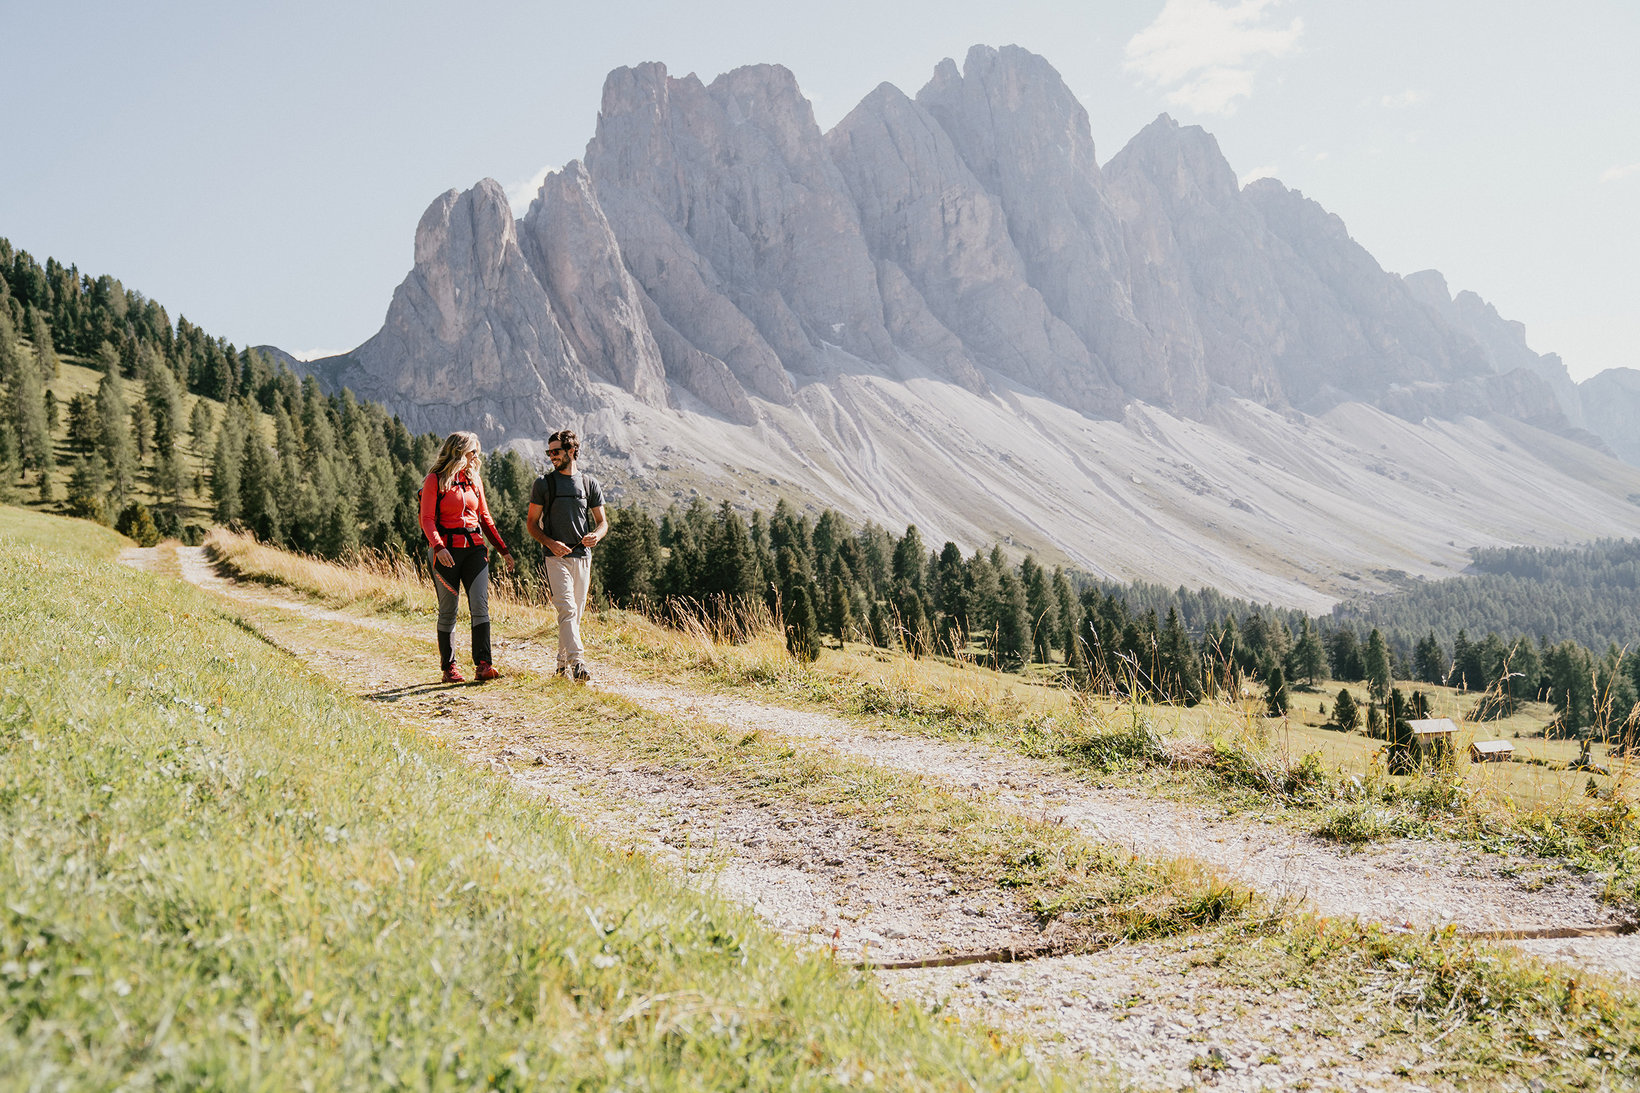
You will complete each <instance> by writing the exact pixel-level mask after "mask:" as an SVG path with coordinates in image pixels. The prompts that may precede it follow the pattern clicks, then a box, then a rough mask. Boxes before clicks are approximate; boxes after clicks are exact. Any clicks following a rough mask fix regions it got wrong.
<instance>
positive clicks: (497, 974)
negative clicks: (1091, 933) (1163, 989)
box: [0, 509, 1057, 1089]
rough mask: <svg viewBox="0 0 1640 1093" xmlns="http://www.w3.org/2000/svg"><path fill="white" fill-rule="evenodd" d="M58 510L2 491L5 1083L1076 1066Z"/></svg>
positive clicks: (967, 1072)
mask: <svg viewBox="0 0 1640 1093" xmlns="http://www.w3.org/2000/svg"><path fill="white" fill-rule="evenodd" d="M40 519H42V518H41V517H37V516H33V515H30V514H24V513H20V512H19V511H18V510H15V509H4V510H0V609H3V610H4V612H5V617H6V618H7V619H8V631H9V633H10V634H11V635H12V636H11V637H10V638H9V639H8V640H9V641H10V642H11V646H12V647H11V650H10V651H11V654H12V656H13V658H14V667H13V668H12V669H11V670H10V671H9V672H8V675H7V679H6V683H5V686H4V691H3V693H0V752H3V755H4V757H3V760H0V845H3V846H4V853H3V854H0V891H3V892H4V902H3V905H0V1086H5V1087H19V1088H22V1087H29V1088H44V1087H72V1088H85V1087H112V1086H116V1085H123V1086H143V1085H155V1084H171V1085H183V1086H235V1087H240V1086H246V1087H270V1088H271V1087H283V1086H290V1085H309V1086H313V1087H318V1088H350V1087H351V1088H356V1087H372V1088H374V1087H381V1086H392V1085H411V1086H418V1087H427V1088H491V1087H494V1088H524V1087H536V1086H540V1087H552V1088H564V1087H589V1088H605V1087H611V1086H641V1087H645V1088H651V1087H653V1088H826V1087H833V1086H836V1085H841V1084H845V1083H848V1082H855V1083H858V1082H861V1081H863V1080H864V1075H865V1073H866V1072H868V1071H869V1072H871V1073H872V1075H874V1077H875V1079H876V1080H877V1081H878V1082H880V1083H882V1084H885V1085H887V1086H890V1087H902V1088H931V1089H947V1088H963V1087H996V1086H1002V1085H1026V1086H1032V1085H1049V1086H1051V1085H1054V1084H1055V1083H1056V1081H1057V1079H1056V1078H1055V1077H1054V1076H1053V1075H1042V1074H1039V1073H1037V1072H1035V1071H1034V1070H1033V1068H1032V1067H1031V1066H1030V1065H1029V1064H1028V1063H1027V1062H1025V1061H1024V1060H1023V1058H1022V1057H1021V1056H1020V1055H1019V1053H1018V1051H1017V1049H1015V1048H1013V1047H1010V1046H1007V1045H1003V1046H1002V1047H1001V1048H998V1047H996V1046H994V1045H995V1043H997V1041H992V1040H990V1039H988V1038H982V1037H979V1036H975V1035H972V1034H967V1033H964V1032H963V1030H961V1029H957V1028H952V1027H949V1026H947V1025H945V1024H944V1023H943V1022H940V1021H937V1020H936V1019H934V1018H930V1017H928V1016H927V1015H925V1014H923V1013H922V1012H920V1011H918V1010H915V1009H909V1008H896V1007H892V1006H890V1005H888V1004H887V1003H885V1002H884V1001H883V1000H882V999H881V998H880V996H879V995H878V994H877V992H876V990H875V988H874V987H873V986H872V985H871V983H870V981H869V979H867V978H865V977H863V976H861V975H859V974H857V973H852V972H849V971H847V970H846V969H843V968H841V967H839V966H838V965H836V964H834V963H832V962H831V961H830V960H829V959H827V958H825V957H822V956H804V955H799V954H796V953H794V952H793V951H792V950H791V949H790V948H789V947H787V946H786V945H785V944H783V943H782V942H780V941H779V940H777V939H775V938H773V937H772V936H771V935H769V934H768V933H766V932H765V931H764V930H763V929H761V928H760V927H759V926H758V925H757V923H756V922H755V920H754V919H753V918H752V917H751V916H750V914H749V913H748V912H746V911H744V910H741V909H737V908H734V907H732V906H729V905H726V904H724V903H722V902H719V901H717V900H715V899H712V898H708V897H706V896H702V895H700V894H697V893H694V892H692V891H689V890H687V889H682V888H680V887H679V886H678V884H677V882H676V881H674V880H672V879H671V878H670V877H668V876H667V875H665V874H662V873H658V872H657V871H655V870H654V869H653V868H651V867H650V866H648V865H647V864H646V863H645V862H644V861H643V860H642V859H639V858H630V857H625V856H621V855H613V854H611V853H609V852H607V851H605V850H603V849H601V848H600V847H599V846H597V845H596V844H595V843H594V842H593V841H592V840H591V839H590V838H589V837H588V836H587V835H585V834H584V833H583V832H581V830H580V829H579V828H578V826H577V825H576V824H574V823H572V822H569V821H566V820H565V819H563V818H562V817H560V816H558V815H557V814H555V813H553V812H551V811H549V810H545V809H543V808H541V807H540V806H539V805H537V804H535V803H534V802H532V801H531V800H530V799H528V798H527V797H524V796H521V795H519V794H517V793H515V792H513V791H512V790H510V789H509V788H508V787H507V785H506V784H505V783H504V782H502V781H501V780H499V779H496V778H495V777H493V776H490V775H487V774H485V773H482V772H480V771H477V770H475V769H473V768H471V767H470V766H468V765H466V764H464V763H463V762H461V761H460V760H459V759H458V758H456V757H455V756H454V755H453V754H451V753H450V752H448V751H445V750H442V749H440V748H438V747H436V746H434V745H432V744H431V743H430V742H429V741H428V740H427V739H426V738H425V737H423V736H420V735H418V734H414V733H411V732H406V731H404V730H402V729H400V728H397V727H395V726H393V725H391V724H389V723H388V722H387V721H386V720H385V719H384V718H383V717H382V716H381V715H380V714H379V713H378V712H377V711H375V710H372V709H369V708H366V707H365V706H363V705H362V704H360V703H357V702H354V701H352V700H348V699H345V698H342V697H339V696H338V695H337V694H336V693H335V692H334V691H332V690H331V689H330V688H329V687H327V686H326V685H325V684H324V683H323V682H322V681H321V680H319V679H317V678H315V677H314V676H312V675H311V674H309V673H308V672H307V671H306V670H305V669H303V668H302V667H301V666H300V665H299V664H298V663H297V662H295V661H293V660H292V659H291V658H290V657H288V656H287V655H286V654H284V653H283V652H281V651H280V650H278V649H277V648H274V647H273V646H272V645H270V644H269V643H268V642H267V641H265V640H262V639H261V638H259V637H258V636H257V635H256V634H255V633H254V631H252V630H250V629H249V628H247V627H244V626H241V625H236V623H235V621H234V620H233V619H232V618H229V617H227V616H224V615H223V614H222V613H221V612H220V609H218V608H217V607H215V606H214V605H213V603H212V601H210V600H209V599H208V598H207V597H205V596H204V595H203V594H200V593H197V592H194V591H192V590H190V589H187V588H184V587H180V586H176V585H172V584H169V583H162V582H161V581H159V580H157V579H155V578H151V577H149V576H146V575H144V574H140V573H136V572H132V571H127V570H124V569H123V568H121V567H118V566H116V565H112V564H109V563H107V562H106V561H102V560H98V559H97V558H95V557H93V556H92V555H93V554H95V553H96V552H95V551H92V550H85V549H80V550H76V549H73V547H74V546H75V545H76V544H78V545H82V546H83V545H84V543H83V542H82V538H81V537H82V536H84V535H86V534H87V532H85V531H84V529H82V528H80V527H78V526H76V525H74V524H73V523H71V522H66V521H53V523H56V524H58V525H60V526H61V527H62V528H63V529H64V530H63V535H62V536H61V537H60V539H59V540H58V541H59V542H60V543H61V544H63V545H65V546H68V547H69V549H67V550H65V551H63V552H61V553H48V552H47V551H46V550H44V549H42V548H41V547H40V546H39V542H40V526H39V525H38V524H37V523H34V521H38V520H40ZM104 556H106V551H104Z"/></svg>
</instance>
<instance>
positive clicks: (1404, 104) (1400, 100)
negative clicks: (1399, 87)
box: [1378, 87, 1424, 110]
mask: <svg viewBox="0 0 1640 1093" xmlns="http://www.w3.org/2000/svg"><path fill="white" fill-rule="evenodd" d="M1423 101H1424V93H1423V92H1422V91H1419V90H1417V89H1416V88H1411V87H1409V88H1407V89H1406V90H1405V91H1403V92H1401V93H1400V94H1398V95H1385V96H1384V97H1383V98H1381V99H1379V100H1378V105H1380V106H1383V107H1386V108H1388V109H1390V110H1408V109H1411V108H1412V107H1414V106H1417V105H1418V104H1419V103H1421V102H1423Z"/></svg>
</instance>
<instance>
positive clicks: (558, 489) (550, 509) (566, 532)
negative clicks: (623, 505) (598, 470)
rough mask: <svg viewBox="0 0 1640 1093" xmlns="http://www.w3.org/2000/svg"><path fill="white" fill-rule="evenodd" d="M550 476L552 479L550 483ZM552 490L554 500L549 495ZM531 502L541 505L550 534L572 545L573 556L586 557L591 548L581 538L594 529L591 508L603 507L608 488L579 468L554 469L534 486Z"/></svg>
mask: <svg viewBox="0 0 1640 1093" xmlns="http://www.w3.org/2000/svg"><path fill="white" fill-rule="evenodd" d="M548 479H551V480H552V482H551V483H550V484H549V483H548ZM549 490H550V491H551V494H550V496H551V498H552V503H551V504H550V505H549V504H548V503H547V499H548V496H549V493H548V491H549ZM530 504H532V505H540V506H541V526H542V528H543V530H545V531H546V533H547V538H549V539H556V540H558V541H559V542H560V543H563V544H564V545H565V546H567V547H570V548H571V549H570V552H569V556H570V557H571V558H584V557H586V554H587V548H586V547H584V546H582V545H581V540H582V539H583V538H585V537H586V535H587V533H588V532H590V531H591V530H592V526H593V525H592V517H591V515H590V513H591V511H592V510H593V509H596V508H602V507H603V504H604V492H603V490H601V489H599V488H598V480H597V479H596V478H594V477H592V476H591V475H590V474H582V473H581V472H580V471H576V472H575V473H574V474H573V475H569V474H559V473H558V472H557V471H553V472H551V473H550V474H544V475H542V476H541V477H540V478H537V479H536V480H535V486H534V488H533V489H531V490H530Z"/></svg>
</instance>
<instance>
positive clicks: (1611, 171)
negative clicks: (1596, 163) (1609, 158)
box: [1600, 163, 1640, 182]
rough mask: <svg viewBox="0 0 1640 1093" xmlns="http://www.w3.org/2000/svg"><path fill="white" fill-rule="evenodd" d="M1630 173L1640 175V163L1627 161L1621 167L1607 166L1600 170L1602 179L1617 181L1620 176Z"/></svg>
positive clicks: (1604, 180)
mask: <svg viewBox="0 0 1640 1093" xmlns="http://www.w3.org/2000/svg"><path fill="white" fill-rule="evenodd" d="M1630 175H1640V163H1625V164H1623V165H1622V166H1621V167H1607V168H1606V169H1605V170H1604V171H1601V172H1600V181H1602V182H1616V181H1617V180H1618V179H1620V178H1628V177H1629V176H1630Z"/></svg>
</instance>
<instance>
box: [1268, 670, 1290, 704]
mask: <svg viewBox="0 0 1640 1093" xmlns="http://www.w3.org/2000/svg"><path fill="white" fill-rule="evenodd" d="M1288 701H1289V696H1288V694H1287V676H1286V675H1285V674H1284V673H1283V672H1282V670H1281V665H1279V664H1276V665H1272V666H1271V668H1270V674H1269V675H1267V676H1265V677H1264V705H1265V707H1266V708H1267V709H1268V710H1269V713H1270V716H1271V717H1286V716H1287V705H1288Z"/></svg>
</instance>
